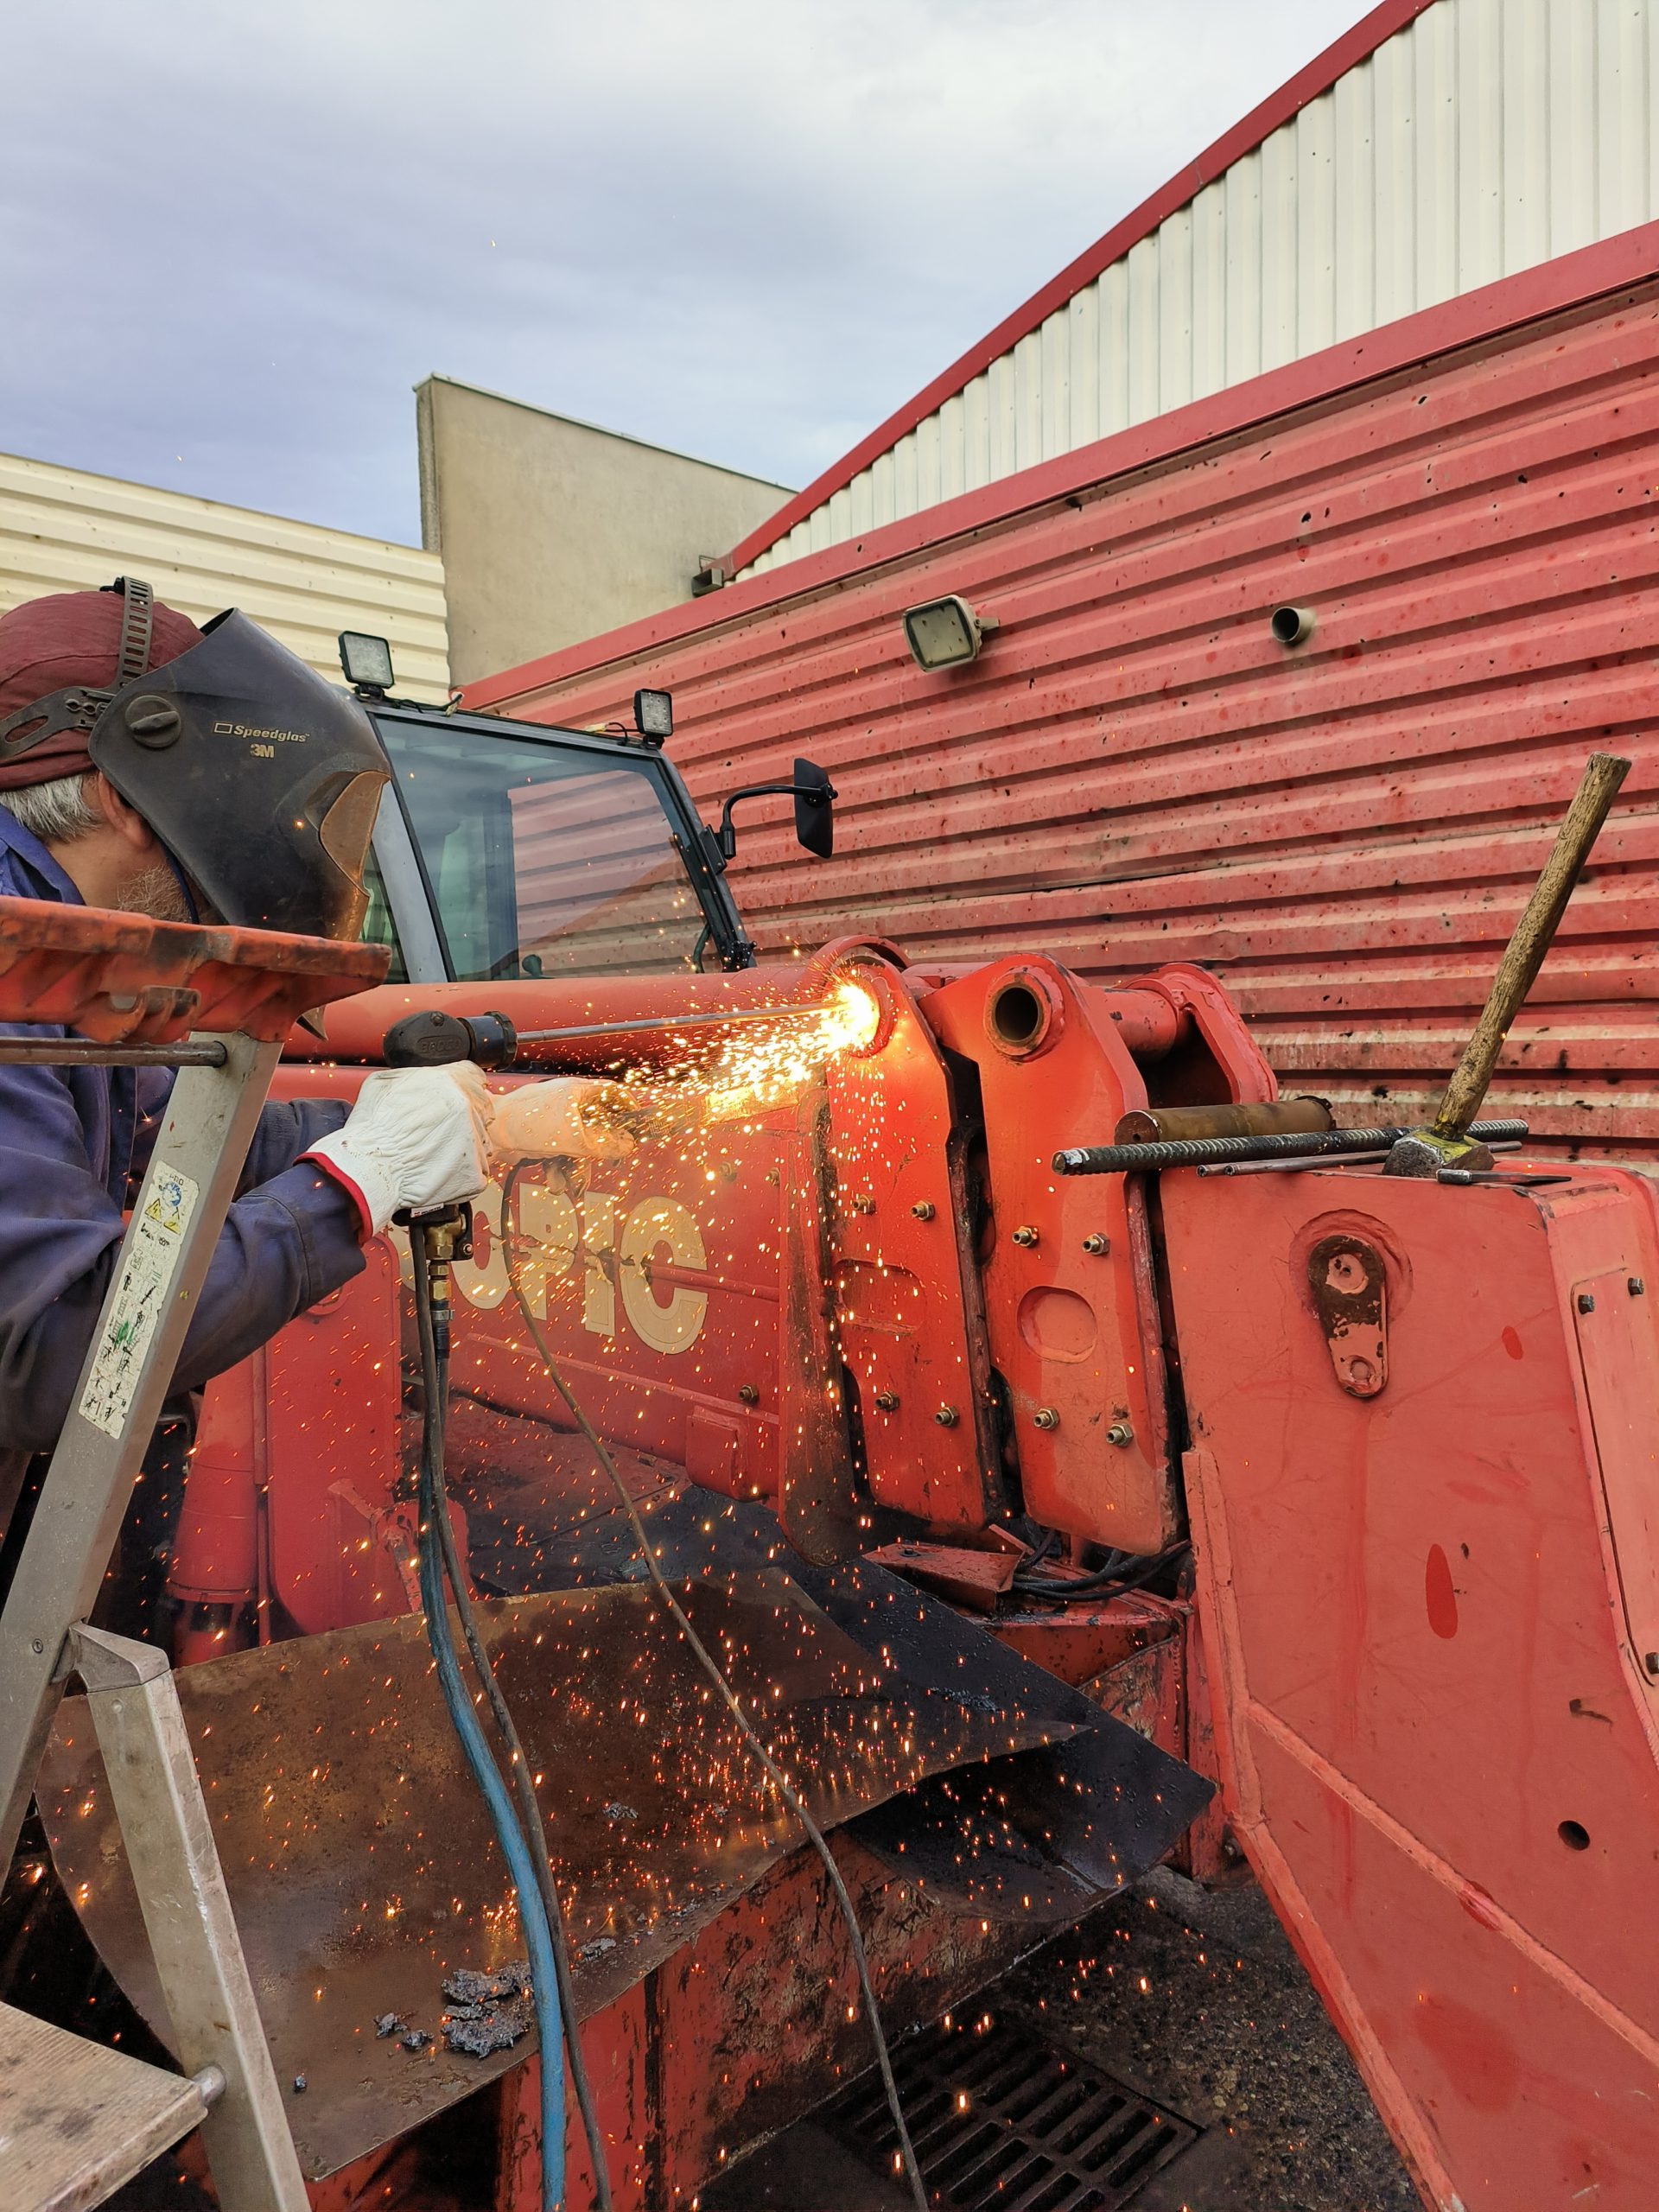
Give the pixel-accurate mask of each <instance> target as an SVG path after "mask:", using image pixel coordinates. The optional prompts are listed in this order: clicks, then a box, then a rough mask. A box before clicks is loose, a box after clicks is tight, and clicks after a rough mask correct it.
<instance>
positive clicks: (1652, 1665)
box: [1642, 1651, 1659, 1676]
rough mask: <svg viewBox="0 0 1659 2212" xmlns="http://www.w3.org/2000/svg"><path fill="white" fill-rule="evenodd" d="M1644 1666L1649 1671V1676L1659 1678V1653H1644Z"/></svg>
mask: <svg viewBox="0 0 1659 2212" xmlns="http://www.w3.org/2000/svg"><path fill="white" fill-rule="evenodd" d="M1642 1664H1643V1666H1644V1667H1645V1668H1646V1669H1647V1670H1648V1672H1649V1674H1650V1675H1655V1676H1659V1651H1644V1652H1643V1655H1642Z"/></svg>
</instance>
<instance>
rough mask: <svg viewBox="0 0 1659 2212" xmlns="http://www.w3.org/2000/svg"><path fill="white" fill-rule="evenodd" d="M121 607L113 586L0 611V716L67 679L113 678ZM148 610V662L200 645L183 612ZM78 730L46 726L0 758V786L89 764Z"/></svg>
mask: <svg viewBox="0 0 1659 2212" xmlns="http://www.w3.org/2000/svg"><path fill="white" fill-rule="evenodd" d="M123 609H124V601H123V599H122V595H121V594H120V593H119V592H118V591H63V592H54V594H52V595H51V596H50V597H49V598H47V599H31V600H27V601H24V603H23V605H22V606H21V607H13V608H12V609H11V612H10V613H9V614H0V721H4V720H5V718H6V716H7V715H10V714H14V713H15V712H16V709H18V708H19V707H27V706H29V704H30V703H31V702H33V701H34V700H36V699H44V698H46V697H48V696H49V695H50V694H51V693H53V692H54V691H62V690H67V689H68V688H69V687H70V686H72V685H73V684H85V685H86V687H87V689H88V690H108V689H109V688H110V687H111V685H112V684H114V683H115V682H116V681H117V663H118V658H119V654H120V648H121V617H122V613H123ZM151 611H152V616H153V620H152V626H151V630H150V639H149V666H150V667H151V668H159V667H161V666H162V664H163V663H164V662H166V661H170V660H176V659H177V658H178V657H179V655H180V654H181V653H182V652H188V651H189V649H190V647H191V646H192V645H200V642H201V632H200V630H199V629H197V627H196V626H195V624H194V622H193V621H192V620H190V618H189V616H188V614H180V613H177V612H176V610H175V609H174V608H173V607H163V606H162V603H161V601H159V600H157V601H156V603H155V605H154V607H153V608H152V610H151ZM91 766H92V754H91V753H89V752H88V751H87V749H86V731H85V730H84V729H60V730H54V731H53V732H52V733H51V734H50V735H48V736H47V737H44V738H42V739H41V741H40V742H39V743H38V744H36V745H34V746H32V747H30V748H29V751H28V752H27V753H20V754H19V755H18V757H17V758H16V760H10V761H6V762H3V763H0V791H21V790H22V789H24V788H25V787H26V786H27V785H30V784H49V783H51V782H53V781H54V779H56V778H58V777H59V776H73V775H75V774H77V773H79V772H83V771H85V770H86V769H88V768H90V767H91Z"/></svg>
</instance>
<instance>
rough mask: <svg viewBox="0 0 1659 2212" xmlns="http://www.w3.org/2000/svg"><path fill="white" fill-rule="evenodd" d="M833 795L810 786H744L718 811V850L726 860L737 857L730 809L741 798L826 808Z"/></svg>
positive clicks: (735, 836) (735, 831) (734, 827)
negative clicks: (796, 801) (798, 802)
mask: <svg viewBox="0 0 1659 2212" xmlns="http://www.w3.org/2000/svg"><path fill="white" fill-rule="evenodd" d="M832 796H833V794H832V793H831V792H829V791H819V790H818V789H817V788H816V787H815V786H814V785H810V784H745V785H744V786H743V788H742V789H741V791H734V792H733V793H732V795H731V797H730V798H728V800H727V802H726V804H725V805H724V806H722V807H721V810H720V828H719V829H718V830H717V831H716V832H715V835H716V836H717V837H718V838H719V840H720V849H721V854H722V855H723V856H724V857H725V858H726V859H727V860H728V861H729V860H734V859H735V857H736V855H737V824H736V823H734V821H733V819H732V809H733V808H734V806H735V805H736V804H737V802H738V801H739V799H741V798H784V797H790V798H804V799H806V800H807V801H809V802H810V804H812V805H814V806H828V805H829V802H830V798H831V797H832Z"/></svg>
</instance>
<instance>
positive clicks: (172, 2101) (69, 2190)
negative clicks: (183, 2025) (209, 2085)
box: [0, 2004, 207, 2212]
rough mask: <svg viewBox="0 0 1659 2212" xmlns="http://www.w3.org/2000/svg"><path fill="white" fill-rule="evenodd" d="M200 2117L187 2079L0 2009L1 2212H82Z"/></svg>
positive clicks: (198, 2100)
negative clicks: (2, 2209) (4, 2209)
mask: <svg viewBox="0 0 1659 2212" xmlns="http://www.w3.org/2000/svg"><path fill="white" fill-rule="evenodd" d="M206 2111H207V2102H206V2101H205V2099H204V2098H203V2096H202V2093H201V2091H200V2088H198V2087H197V2085H196V2083H195V2082H193V2081H191V2080H189V2079H188V2076H186V2075H181V2074H168V2073H166V2072H164V2071H163V2070H162V2068H161V2067H159V2066H149V2065H146V2064H145V2063H144V2061H143V2059H140V2058H129V2057H128V2056H127V2054H126V2053H125V2051H123V2050H108V2049H106V2048H105V2045H104V2044H96V2043H88V2042H87V2041H86V2038H85V2037H82V2036H73V2035H70V2034H69V2033H68V2032H67V2031H66V2030H65V2029H62V2028H54V2027H52V2026H50V2025H49V2024H48V2023H47V2022H46V2021H44V2020H37V2019H35V2017H34V2016H33V2014H32V2013H29V2012H18V2011H17V2010H16V2006H14V2005H4V2004H0V2180H3V2190H4V2202H5V2205H6V2212H90V2208H91V2207H92V2206H93V2205H95V2204H101V2203H103V2202H104V2201H105V2198H106V2197H108V2196H111V2195H112V2194H113V2193H114V2191H115V2190H118V2189H119V2188H120V2186H121V2184H122V2183H124V2182H126V2181H130V2179H131V2178H132V2177H133V2175H134V2174H136V2173H137V2171H139V2169H140V2167H142V2166H147V2165H148V2164H149V2162H150V2160H151V2159H152V2158H159V2157H160V2156H161V2154H162V2152H163V2151H168V2150H171V2148H172V2147H173V2145H174V2144H175V2143H177V2142H180V2141H181V2140H182V2139H183V2138H184V2137H185V2136H187V2135H188V2133H190V2131H191V2129H192V2128H193V2127H196V2126H200V2123H201V2118H202V2115H203V2113H205V2112H206Z"/></svg>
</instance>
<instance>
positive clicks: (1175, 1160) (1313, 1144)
mask: <svg viewBox="0 0 1659 2212" xmlns="http://www.w3.org/2000/svg"><path fill="white" fill-rule="evenodd" d="M1409 1134H1410V1132H1409V1131H1408V1129H1405V1128H1378V1129H1327V1130H1325V1131H1324V1132H1323V1133H1315V1134H1310V1135H1290V1136H1266V1137H1184V1138H1177V1139H1172V1140H1170V1141H1168V1142H1166V1143H1161V1144H1094V1145H1074V1146H1069V1147H1067V1148H1066V1149H1065V1151H1064V1152H1057V1153H1056V1154H1055V1155H1054V1159H1053V1169H1054V1173H1056V1174H1057V1175H1135V1174H1146V1173H1160V1172H1161V1171H1162V1170H1163V1169H1165V1168H1166V1167H1208V1166H1211V1164H1212V1163H1213V1162H1216V1161H1220V1160H1323V1159H1325V1158H1328V1157H1330V1156H1332V1155H1340V1154H1343V1153H1350V1152H1386V1151H1388V1150H1389V1148H1390V1147H1392V1146H1394V1145H1396V1144H1398V1142H1399V1141H1400V1140H1401V1138H1402V1137H1403V1136H1407V1135H1409ZM1469 1134H1470V1135H1471V1137H1476V1138H1478V1139H1481V1140H1482V1141H1485V1142H1487V1143H1491V1142H1494V1141H1497V1142H1500V1143H1501V1142H1503V1141H1506V1140H1510V1139H1519V1138H1522V1137H1524V1136H1525V1135H1526V1134H1527V1125H1526V1123H1525V1122H1476V1123H1475V1124H1474V1126H1473V1128H1471V1130H1470V1132H1469Z"/></svg>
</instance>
